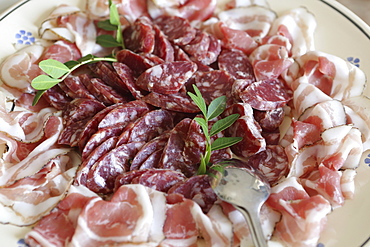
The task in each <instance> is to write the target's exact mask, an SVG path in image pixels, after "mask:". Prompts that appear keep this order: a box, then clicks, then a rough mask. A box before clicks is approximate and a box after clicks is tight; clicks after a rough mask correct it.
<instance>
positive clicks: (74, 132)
mask: <svg viewBox="0 0 370 247" xmlns="http://www.w3.org/2000/svg"><path fill="white" fill-rule="evenodd" d="M87 121H88V119H82V120H79V121H75V122H72V123H70V124H68V125H67V126H66V127H65V128H64V129H63V130H62V132H61V133H60V135H59V137H58V144H62V145H69V146H71V147H75V146H77V145H78V141H79V136H80V135H81V133H82V131H83V129H84V128H85V126H86V124H87Z"/></svg>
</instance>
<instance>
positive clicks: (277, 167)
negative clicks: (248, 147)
mask: <svg viewBox="0 0 370 247" xmlns="http://www.w3.org/2000/svg"><path fill="white" fill-rule="evenodd" d="M248 165H250V166H252V167H254V168H255V169H257V170H258V171H260V172H261V174H262V175H263V176H264V177H265V178H266V179H267V180H268V182H269V183H270V184H271V185H275V184H276V183H277V182H278V181H279V180H280V179H281V178H282V177H284V176H286V175H287V173H288V169H289V162H288V157H287V155H286V154H285V151H284V148H283V147H281V146H280V145H267V146H266V150H264V151H262V152H260V153H258V154H255V155H252V156H251V157H249V159H248Z"/></svg>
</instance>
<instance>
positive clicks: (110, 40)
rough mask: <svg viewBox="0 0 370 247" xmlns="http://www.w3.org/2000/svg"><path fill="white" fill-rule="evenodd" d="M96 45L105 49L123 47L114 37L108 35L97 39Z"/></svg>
mask: <svg viewBox="0 0 370 247" xmlns="http://www.w3.org/2000/svg"><path fill="white" fill-rule="evenodd" d="M96 43H98V44H99V45H101V46H103V47H118V46H121V45H122V44H121V43H118V42H117V40H116V39H115V38H114V37H113V36H112V35H108V34H102V35H99V36H98V37H96Z"/></svg>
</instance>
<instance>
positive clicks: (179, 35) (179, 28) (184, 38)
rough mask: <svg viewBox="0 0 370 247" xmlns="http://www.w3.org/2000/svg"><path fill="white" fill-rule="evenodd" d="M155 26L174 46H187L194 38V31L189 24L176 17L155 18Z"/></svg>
mask: <svg viewBox="0 0 370 247" xmlns="http://www.w3.org/2000/svg"><path fill="white" fill-rule="evenodd" d="M155 24H157V25H158V26H159V28H160V29H161V30H162V31H163V32H164V33H165V34H166V35H167V37H168V39H169V40H170V41H171V42H173V43H174V44H176V45H187V44H189V43H190V42H191V41H192V40H193V39H194V38H195V34H196V29H195V28H194V27H193V26H191V24H190V22H189V21H188V20H187V19H185V18H181V17H178V16H161V17H159V18H156V20H155Z"/></svg>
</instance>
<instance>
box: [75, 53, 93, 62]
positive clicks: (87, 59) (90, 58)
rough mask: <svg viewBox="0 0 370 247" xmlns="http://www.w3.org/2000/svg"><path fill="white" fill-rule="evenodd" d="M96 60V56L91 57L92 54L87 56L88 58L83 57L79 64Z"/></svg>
mask: <svg viewBox="0 0 370 247" xmlns="http://www.w3.org/2000/svg"><path fill="white" fill-rule="evenodd" d="M94 58H96V56H94V55H91V54H87V55H86V56H83V57H81V58H80V59H78V62H80V63H84V62H90V61H92V60H94Z"/></svg>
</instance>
